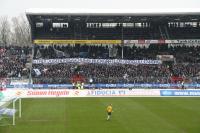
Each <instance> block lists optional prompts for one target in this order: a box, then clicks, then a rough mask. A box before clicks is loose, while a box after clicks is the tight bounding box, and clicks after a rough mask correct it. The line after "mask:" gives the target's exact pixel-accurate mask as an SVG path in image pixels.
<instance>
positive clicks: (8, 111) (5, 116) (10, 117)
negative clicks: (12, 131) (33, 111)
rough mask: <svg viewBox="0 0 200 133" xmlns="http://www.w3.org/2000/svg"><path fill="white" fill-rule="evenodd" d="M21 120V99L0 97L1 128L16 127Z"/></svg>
mask: <svg viewBox="0 0 200 133" xmlns="http://www.w3.org/2000/svg"><path fill="white" fill-rule="evenodd" d="M17 118H21V98H13V97H10V98H9V97H3V96H1V97H0V126H7V125H15V123H16V119H17Z"/></svg>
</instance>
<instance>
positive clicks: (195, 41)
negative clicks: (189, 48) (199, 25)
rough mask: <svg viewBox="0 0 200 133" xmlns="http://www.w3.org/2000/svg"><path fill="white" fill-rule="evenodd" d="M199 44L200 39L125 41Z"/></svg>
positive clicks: (135, 41) (133, 41)
mask: <svg viewBox="0 0 200 133" xmlns="http://www.w3.org/2000/svg"><path fill="white" fill-rule="evenodd" d="M152 43H156V44H157V43H158V44H168V43H170V44H199V43H200V39H178V40H164V39H160V40H124V44H152Z"/></svg>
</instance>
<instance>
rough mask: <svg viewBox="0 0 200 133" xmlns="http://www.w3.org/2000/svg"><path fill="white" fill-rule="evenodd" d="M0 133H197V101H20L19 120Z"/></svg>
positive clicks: (199, 116)
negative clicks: (110, 109)
mask: <svg viewBox="0 0 200 133" xmlns="http://www.w3.org/2000/svg"><path fill="white" fill-rule="evenodd" d="M109 103H112V104H113V110H114V112H113V114H112V119H111V120H110V121H106V111H105V110H106V106H107V105H108V104H109ZM0 133H200V98H66V99H62V98H53V99H23V100H22V118H21V119H17V121H16V126H5V127H0Z"/></svg>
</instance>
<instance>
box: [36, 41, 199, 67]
mask: <svg viewBox="0 0 200 133" xmlns="http://www.w3.org/2000/svg"><path fill="white" fill-rule="evenodd" d="M34 51H35V53H34V59H39V58H42V59H56V58H92V59H108V58H115V59H116V58H117V59H120V58H122V47H121V46H119V45H118V46H109V45H107V46H102V45H98V46H89V45H78V44H77V45H63V46H59V45H55V46H35V50H34ZM199 51H200V46H170V45H167V44H162V45H158V44H150V45H149V46H148V47H145V46H144V47H137V46H134V45H133V46H124V47H123V59H128V60H142V59H156V58H157V55H163V54H164V55H173V56H174V57H175V59H176V62H178V63H200V53H199Z"/></svg>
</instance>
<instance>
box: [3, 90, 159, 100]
mask: <svg viewBox="0 0 200 133" xmlns="http://www.w3.org/2000/svg"><path fill="white" fill-rule="evenodd" d="M3 95H4V97H6V96H8V95H9V96H12V97H20V98H45V97H46V98H48V97H132V96H160V90H159V89H133V90H128V89H102V90H72V89H13V90H6V91H3Z"/></svg>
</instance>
